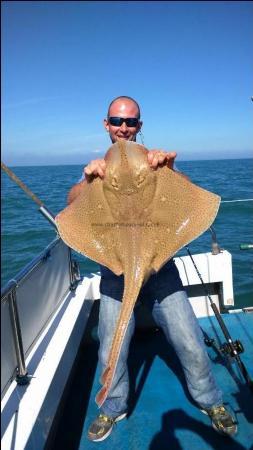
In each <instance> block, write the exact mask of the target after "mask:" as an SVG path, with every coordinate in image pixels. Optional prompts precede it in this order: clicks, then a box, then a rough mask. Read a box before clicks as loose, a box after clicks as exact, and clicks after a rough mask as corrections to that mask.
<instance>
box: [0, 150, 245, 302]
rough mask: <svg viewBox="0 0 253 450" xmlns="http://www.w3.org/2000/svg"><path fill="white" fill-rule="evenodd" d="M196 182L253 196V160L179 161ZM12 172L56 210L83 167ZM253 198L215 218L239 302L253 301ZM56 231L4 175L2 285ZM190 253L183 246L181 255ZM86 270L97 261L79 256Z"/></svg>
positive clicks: (204, 239)
mask: <svg viewBox="0 0 253 450" xmlns="http://www.w3.org/2000/svg"><path fill="white" fill-rule="evenodd" d="M177 166H178V168H179V170H181V171H182V172H184V173H185V174H187V175H188V176H189V177H190V179H191V180H192V182H194V183H196V184H198V185H199V186H201V187H203V188H205V189H208V190H210V191H212V192H215V193H217V194H219V195H220V196H221V197H222V200H223V201H225V200H241V199H252V198H253V159H244V160H238V159H237V160H219V161H187V162H178V163H177ZM13 171H14V172H15V173H16V175H17V176H18V177H19V178H21V180H22V181H23V182H24V183H25V184H27V186H28V187H29V188H30V189H31V190H32V191H33V192H34V193H35V194H36V195H37V196H38V197H39V198H40V199H41V200H42V202H43V203H44V204H45V205H46V206H47V208H48V209H49V210H51V211H52V212H53V213H54V214H56V213H57V212H59V211H60V210H61V209H63V208H64V207H65V205H66V197H67V193H68V191H69V190H70V188H71V187H72V185H73V184H75V183H76V182H77V181H78V180H79V178H80V176H81V174H82V166H78V165H71V166H38V167H31V166H30V167H15V168H13ZM252 218H253V202H252V201H248V202H233V203H222V204H221V206H220V210H219V213H218V216H217V218H216V220H215V222H214V228H215V231H216V234H217V238H218V242H219V244H220V246H221V247H222V248H224V249H226V250H228V251H229V252H231V253H232V256H233V278H234V292H235V305H236V307H238V308H239V307H242V306H246V305H252V304H253V279H252V269H253V250H240V244H242V243H248V244H249V243H251V244H252V243H253V222H252ZM55 236H56V234H55V231H54V229H53V228H52V226H51V225H50V224H49V223H48V222H47V220H46V219H44V218H43V216H42V215H41V214H40V213H39V212H38V209H37V206H36V204H35V203H33V201H32V200H31V199H30V198H28V197H27V196H26V194H24V193H23V191H22V190H21V189H20V188H19V187H18V186H16V184H14V182H13V181H11V180H10V179H9V178H8V177H7V175H5V174H4V175H3V177H2V276H1V281H2V286H3V285H4V284H5V283H6V282H7V281H8V280H9V279H10V278H12V277H14V276H15V275H16V274H17V272H18V271H19V270H20V269H21V268H23V266H24V265H25V264H27V263H29V262H30V261H31V260H32V258H34V257H35V256H36V255H37V254H39V253H40V252H41V251H42V250H43V248H44V247H45V246H46V245H48V244H49V243H50V242H51V241H52V240H53V239H54V238H55ZM210 248H211V235H210V232H206V233H204V234H203V235H202V236H201V237H200V238H198V239H197V240H196V241H194V242H193V243H191V245H190V249H191V251H192V253H199V252H203V251H209V250H210ZM182 254H186V251H184V250H181V251H180V255H182ZM75 256H77V259H78V261H79V262H80V265H81V271H82V274H85V273H87V272H90V271H97V270H98V266H97V264H96V263H94V262H93V261H90V260H88V259H86V258H84V257H80V256H79V255H76V254H75Z"/></svg>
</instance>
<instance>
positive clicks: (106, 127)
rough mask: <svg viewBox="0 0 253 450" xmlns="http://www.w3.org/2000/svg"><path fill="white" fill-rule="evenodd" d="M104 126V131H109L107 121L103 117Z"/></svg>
mask: <svg viewBox="0 0 253 450" xmlns="http://www.w3.org/2000/svg"><path fill="white" fill-rule="evenodd" d="M104 127H105V129H106V131H108V132H109V122H108V120H107V119H104Z"/></svg>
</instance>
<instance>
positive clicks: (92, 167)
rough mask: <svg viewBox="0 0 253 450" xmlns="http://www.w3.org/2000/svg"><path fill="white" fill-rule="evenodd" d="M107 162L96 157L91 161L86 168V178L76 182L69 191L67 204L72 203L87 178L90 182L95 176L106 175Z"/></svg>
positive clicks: (84, 172) (84, 174) (84, 173)
mask: <svg viewBox="0 0 253 450" xmlns="http://www.w3.org/2000/svg"><path fill="white" fill-rule="evenodd" d="M105 168H106V163H105V160H104V159H95V160H93V161H91V162H90V163H89V164H88V165H87V166H86V167H85V169H84V171H83V176H84V177H85V179H83V180H81V181H80V182H79V183H77V184H75V185H74V186H73V187H72V188H71V189H70V191H69V194H68V198H67V204H68V205H70V203H72V202H73V201H74V200H75V199H76V198H77V197H78V195H79V194H80V193H81V192H82V190H83V187H84V185H85V183H86V180H87V181H88V182H89V181H90V180H91V179H93V178H94V176H95V177H96V176H99V177H100V178H103V177H104V174H105Z"/></svg>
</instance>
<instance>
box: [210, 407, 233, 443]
mask: <svg viewBox="0 0 253 450" xmlns="http://www.w3.org/2000/svg"><path fill="white" fill-rule="evenodd" d="M201 411H202V412H203V413H204V414H207V415H208V416H209V417H210V419H211V421H212V425H213V428H214V429H215V430H216V431H218V433H220V434H222V435H224V436H233V435H234V434H236V433H237V424H236V421H235V420H234V418H233V417H232V415H231V414H230V413H229V412H228V411H227V410H226V408H225V406H224V405H220V406H217V407H213V408H210V409H202V410H201Z"/></svg>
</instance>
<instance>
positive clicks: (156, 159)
mask: <svg viewBox="0 0 253 450" xmlns="http://www.w3.org/2000/svg"><path fill="white" fill-rule="evenodd" d="M176 156H177V154H176V152H165V151H164V150H150V151H149V152H148V162H149V165H150V167H152V168H153V169H157V167H158V166H165V165H166V166H167V167H169V168H170V169H173V165H174V161H175V158H176Z"/></svg>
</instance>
